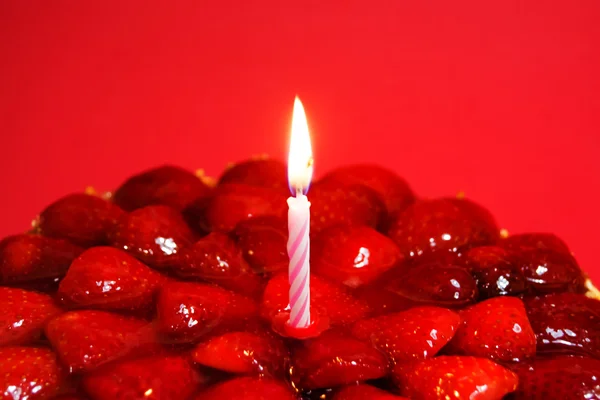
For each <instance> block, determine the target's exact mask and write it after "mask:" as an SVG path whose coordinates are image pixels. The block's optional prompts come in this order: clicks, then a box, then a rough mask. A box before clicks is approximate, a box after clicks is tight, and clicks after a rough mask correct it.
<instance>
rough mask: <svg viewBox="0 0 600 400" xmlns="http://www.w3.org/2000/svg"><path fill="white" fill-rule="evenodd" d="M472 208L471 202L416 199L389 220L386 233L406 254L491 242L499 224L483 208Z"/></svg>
mask: <svg viewBox="0 0 600 400" xmlns="http://www.w3.org/2000/svg"><path fill="white" fill-rule="evenodd" d="M477 207H479V206H477ZM474 209H475V205H473V204H472V203H462V202H458V201H456V200H455V199H435V200H422V201H418V202H416V203H414V204H412V205H410V206H409V207H408V208H407V209H405V210H404V211H403V212H402V213H401V214H400V215H398V216H397V218H396V219H395V220H394V221H392V222H391V224H390V228H389V230H388V234H389V236H390V237H391V238H392V240H394V241H395V242H396V244H397V245H398V246H399V247H400V250H401V251H402V253H403V254H404V255H405V256H407V257H419V256H421V255H423V254H427V253H432V252H437V251H451V252H461V251H463V250H466V249H468V248H470V247H476V246H484V245H488V244H493V243H494V242H496V240H497V239H498V236H499V230H498V227H497V226H496V224H495V223H494V221H493V220H490V219H489V218H488V216H487V215H486V214H484V212H483V211H478V212H476V211H474ZM477 210H479V208H478V209H477Z"/></svg>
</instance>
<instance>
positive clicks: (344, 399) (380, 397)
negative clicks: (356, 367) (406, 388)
mask: <svg viewBox="0 0 600 400" xmlns="http://www.w3.org/2000/svg"><path fill="white" fill-rule="evenodd" d="M367 399H368V400H408V399H407V398H406V397H400V396H396V395H393V394H391V393H390V392H386V391H385V390H381V389H378V388H376V387H375V386H371V385H367V384H364V383H360V384H358V385H351V386H344V387H343V388H341V389H340V390H338V391H337V392H336V393H335V395H334V396H333V397H332V400H367Z"/></svg>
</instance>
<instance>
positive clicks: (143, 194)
mask: <svg viewBox="0 0 600 400" xmlns="http://www.w3.org/2000/svg"><path fill="white" fill-rule="evenodd" d="M208 192H210V188H209V187H208V186H207V185H206V184H204V183H203V182H202V180H200V179H199V178H198V177H197V176H196V175H194V174H193V173H191V172H189V171H186V170H184V169H182V168H179V167H175V166H172V165H165V166H162V167H158V168H153V169H150V170H148V171H145V172H142V173H140V174H138V175H134V176H132V177H131V178H129V179H128V180H127V181H125V183H123V184H122V185H121V186H120V187H119V188H118V189H117V191H116V192H115V193H114V195H113V201H114V202H115V203H116V204H118V205H119V206H120V207H121V208H123V209H124V210H127V211H132V210H135V209H137V208H141V207H145V206H149V205H154V204H163V205H167V206H171V207H173V208H175V209H177V210H182V209H184V208H185V207H186V206H187V205H188V204H190V203H191V202H192V201H194V200H196V199H197V198H199V197H202V196H205V195H206V194H207V193H208Z"/></svg>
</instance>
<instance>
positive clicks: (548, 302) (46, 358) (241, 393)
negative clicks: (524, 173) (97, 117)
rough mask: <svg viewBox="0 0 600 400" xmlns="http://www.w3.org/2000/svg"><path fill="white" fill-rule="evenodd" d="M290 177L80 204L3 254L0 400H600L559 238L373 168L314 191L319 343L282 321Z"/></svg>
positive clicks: (153, 181) (356, 168) (162, 180)
mask: <svg viewBox="0 0 600 400" xmlns="http://www.w3.org/2000/svg"><path fill="white" fill-rule="evenodd" d="M286 174H287V171H286V167H285V165H284V164H283V163H281V162H279V161H276V160H271V159H264V158H261V159H252V160H249V161H246V162H242V163H239V164H237V165H234V166H232V167H231V168H229V169H227V170H226V171H225V172H224V173H223V175H222V176H221V177H220V178H219V179H218V181H211V180H210V179H207V178H206V177H204V176H203V175H202V174H198V173H192V172H189V171H186V170H183V169H181V168H178V167H174V166H163V167H159V168H156V169H152V170H149V171H146V172H143V173H140V174H139V175H136V176H133V177H131V178H129V179H127V180H126V181H124V182H123V183H122V184H121V186H119V187H118V188H117V189H116V190H115V191H114V192H113V193H108V194H103V195H100V194H96V193H93V192H92V191H87V192H86V193H77V194H70V195H67V196H65V197H63V198H60V199H58V200H57V201H55V202H54V203H52V204H50V205H49V206H47V207H46V208H45V209H44V210H42V211H41V212H40V214H39V216H38V217H37V218H36V220H35V221H34V226H33V229H32V230H31V231H30V232H28V233H24V234H19V235H14V236H10V237H7V238H4V239H3V240H2V241H1V242H0V399H11V400H15V399H30V400H34V399H62V400H67V399H70V400H75V399H80V400H83V399H90V400H105V399H106V400H108V399H127V400H130V399H162V400H171V399H173V400H175V399H177V400H180V399H181V400H186V399H191V400H216V399H246V400H258V399H265V400H267V399H269V400H293V399H333V400H358V399H373V400H392V399H417V400H419V399H422V400H430V399H431V400H432V399H443V400H450V399H470V400H474V399H477V400H484V399H489V400H494V399H513V400H517V399H593V398H600V302H599V301H598V291H597V290H596V289H595V288H594V287H593V286H592V285H591V283H590V282H589V281H588V280H587V278H586V275H585V273H584V272H582V270H581V269H580V267H579V265H578V263H577V261H576V260H575V258H574V257H573V255H572V254H571V252H570V251H569V248H568V246H567V245H566V244H565V243H564V242H563V241H562V240H561V239H560V238H558V237H557V236H555V235H553V234H551V233H524V234H516V235H509V234H508V233H507V232H506V231H503V230H501V229H499V226H498V225H497V223H496V221H495V219H494V217H493V216H492V214H491V213H490V212H489V211H488V210H486V209H485V208H483V207H482V206H480V205H479V204H477V203H475V202H473V201H471V200H468V199H465V198H464V196H459V197H456V198H435V199H422V198H418V197H416V196H415V195H414V193H413V192H412V190H411V189H410V187H409V185H408V184H407V183H406V182H405V181H404V180H403V179H402V178H400V177H399V176H398V175H396V174H395V173H393V172H391V171H389V170H387V169H384V168H381V167H378V166H374V165H353V166H347V167H343V168H339V169H337V170H334V171H331V172H330V173H328V174H327V175H326V176H324V177H323V178H322V179H320V180H319V181H317V182H316V183H315V184H314V185H313V186H312V187H311V189H310V192H309V199H310V201H311V203H312V206H311V280H310V282H311V288H310V290H311V310H312V311H314V313H315V314H318V315H320V316H325V317H326V318H327V319H328V321H329V328H328V329H327V330H325V331H324V332H322V333H320V334H319V335H318V336H316V337H312V338H310V339H304V340H300V339H295V338H291V337H285V336H282V335H280V334H278V333H277V331H276V330H274V329H273V328H272V326H273V325H272V324H273V319H274V318H275V317H276V316H277V315H278V314H279V313H280V312H282V311H283V310H285V309H286V307H287V306H288V290H289V282H288V276H287V268H288V257H287V252H286V242H287V238H288V233H287V222H286V215H287V204H286V198H287V197H288V196H289V191H288V187H287V177H286Z"/></svg>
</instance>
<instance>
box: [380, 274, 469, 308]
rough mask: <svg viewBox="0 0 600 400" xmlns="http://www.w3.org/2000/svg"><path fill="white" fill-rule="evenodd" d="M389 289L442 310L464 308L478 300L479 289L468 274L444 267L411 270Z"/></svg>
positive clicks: (388, 285)
mask: <svg viewBox="0 0 600 400" xmlns="http://www.w3.org/2000/svg"><path fill="white" fill-rule="evenodd" d="M387 289H388V290H391V291H393V292H394V293H397V294H399V295H401V296H403V297H406V298H407V299H409V300H412V301H415V302H418V303H421V304H432V305H438V306H442V307H462V306H464V305H467V304H469V303H473V302H474V301H475V300H476V299H477V296H478V291H477V285H476V283H475V281H474V280H473V278H472V277H471V274H469V272H467V270H465V269H464V268H461V267H457V266H453V265H450V266H445V265H442V264H425V265H419V266H416V267H413V268H410V269H408V270H407V271H406V272H405V273H404V274H402V275H399V276H397V277H395V278H393V279H392V280H390V282H388V284H387Z"/></svg>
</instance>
